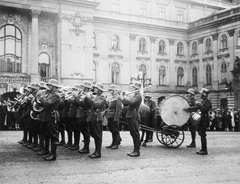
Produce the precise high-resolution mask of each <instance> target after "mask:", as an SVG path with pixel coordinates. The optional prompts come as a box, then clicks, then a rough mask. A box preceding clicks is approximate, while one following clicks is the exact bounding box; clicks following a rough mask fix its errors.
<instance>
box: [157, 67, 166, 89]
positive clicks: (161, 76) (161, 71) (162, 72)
mask: <svg viewBox="0 0 240 184" xmlns="http://www.w3.org/2000/svg"><path fill="white" fill-rule="evenodd" d="M159 85H166V69H165V67H164V66H161V67H160V68H159Z"/></svg>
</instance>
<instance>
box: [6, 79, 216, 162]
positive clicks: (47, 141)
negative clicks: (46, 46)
mask: <svg viewBox="0 0 240 184" xmlns="http://www.w3.org/2000/svg"><path fill="white" fill-rule="evenodd" d="M142 89H143V87H142V83H141V82H139V81H135V82H134V84H132V85H131V90H130V92H128V93H127V92H126V93H125V92H122V91H121V90H120V89H119V87H118V86H117V85H115V84H111V85H110V86H109V88H108V90H104V86H103V84H101V83H99V82H97V83H96V84H94V85H93V84H92V83H91V82H90V81H83V83H82V84H76V85H74V86H72V87H66V86H62V87H60V85H59V83H58V81H57V80H56V79H50V80H49V81H48V82H47V83H45V82H43V81H41V82H40V83H39V84H36V83H31V84H29V85H27V86H26V87H25V88H24V89H23V92H22V94H21V95H20V96H18V97H17V98H16V99H15V100H16V101H15V102H13V103H11V105H8V106H9V107H10V109H14V110H15V111H16V112H17V113H18V115H20V118H19V124H20V127H21V129H22V130H23V138H22V140H21V141H19V142H18V143H20V144H22V145H23V146H26V147H27V148H30V149H32V150H33V151H36V152H37V154H38V155H40V156H43V158H44V159H45V160H46V161H54V160H56V159H57V153H56V151H57V146H63V147H65V148H68V149H69V150H71V151H77V152H78V153H80V154H88V156H89V157H90V158H92V159H94V158H101V156H102V151H101V150H102V140H103V133H102V131H103V121H104V119H103V117H104V116H106V118H107V122H108V128H109V132H110V133H111V139H110V140H107V141H108V142H109V144H110V145H109V146H106V148H110V149H118V148H119V145H120V143H121V140H122V139H121V136H120V130H119V123H120V119H122V118H123V110H124V109H127V112H126V116H124V118H125V120H126V122H125V123H126V124H127V125H128V128H129V131H130V135H131V137H132V140H133V150H132V152H131V153H128V154H127V155H128V156H130V157H138V156H140V146H141V140H140V134H139V131H140V123H141V125H146V126H147V127H151V128H154V127H156V119H157V114H156V113H155V110H156V108H157V107H156V105H155V102H154V101H152V100H151V96H150V95H146V94H145V95H144V99H143V98H142V96H143V94H142V93H141V90H142ZM106 91H108V94H110V96H104V92H106ZM200 93H201V98H202V101H201V102H198V101H197V99H196V97H195V92H194V90H193V89H188V91H187V94H188V103H189V108H186V109H185V108H184V109H183V110H185V111H190V112H193V113H194V112H195V111H200V112H201V115H202V118H201V121H200V123H199V124H198V125H197V126H196V125H194V124H193V123H191V120H192V119H194V118H193V117H192V116H191V118H190V119H189V121H188V124H189V130H190V132H191V138H192V142H191V144H190V145H189V146H187V147H196V141H195V139H196V131H198V133H199V135H200V136H201V144H202V147H201V150H200V151H199V152H197V154H199V155H206V154H208V151H207V140H206V130H207V127H208V124H209V118H208V112H209V111H210V109H211V102H210V100H209V99H208V98H207V97H208V93H209V91H208V90H207V89H205V88H203V89H202V90H201V91H200ZM143 100H144V103H145V105H146V106H147V107H149V109H150V112H151V113H150V116H146V117H147V119H144V118H141V117H140V115H141V116H142V113H140V110H139V109H140V106H141V104H142V101H143ZM193 113H192V114H193ZM141 121H146V122H147V124H146V122H141ZM150 130H151V129H150ZM150 130H149V129H148V130H146V133H147V135H146V139H145V140H144V142H143V144H142V146H146V143H147V142H150V139H151V134H152V133H153V132H152V131H150ZM65 131H66V132H67V134H66V137H65ZM81 134H82V136H83V138H82V142H83V144H84V145H83V147H80V145H81V144H80V140H81ZM90 137H92V138H93V140H94V148H95V150H93V151H91V150H90ZM59 138H60V140H59ZM65 139H66V140H65ZM142 141H143V136H142Z"/></svg>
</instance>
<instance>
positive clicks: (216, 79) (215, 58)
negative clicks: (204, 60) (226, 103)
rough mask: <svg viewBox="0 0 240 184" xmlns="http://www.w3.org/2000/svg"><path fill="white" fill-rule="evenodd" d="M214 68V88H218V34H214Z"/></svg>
mask: <svg viewBox="0 0 240 184" xmlns="http://www.w3.org/2000/svg"><path fill="white" fill-rule="evenodd" d="M212 49H213V68H212V88H213V89H218V83H219V82H218V58H217V56H218V34H214V35H213V44H212Z"/></svg>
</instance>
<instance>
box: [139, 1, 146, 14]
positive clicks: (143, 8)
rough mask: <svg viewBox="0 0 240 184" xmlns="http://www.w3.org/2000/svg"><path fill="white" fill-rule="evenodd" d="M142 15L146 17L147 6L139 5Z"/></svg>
mask: <svg viewBox="0 0 240 184" xmlns="http://www.w3.org/2000/svg"><path fill="white" fill-rule="evenodd" d="M139 10H140V15H142V16H146V4H139Z"/></svg>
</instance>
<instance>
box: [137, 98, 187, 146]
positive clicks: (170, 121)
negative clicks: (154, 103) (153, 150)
mask: <svg viewBox="0 0 240 184" xmlns="http://www.w3.org/2000/svg"><path fill="white" fill-rule="evenodd" d="M188 107H189V103H188V101H187V100H186V99H185V98H184V97H183V96H180V95H171V96H169V97H167V98H165V100H163V101H162V103H161V104H160V115H161V118H162V120H163V122H162V123H161V124H160V125H159V126H158V127H157V128H156V129H154V128H151V127H148V126H145V125H142V124H140V126H141V129H144V130H146V131H152V132H155V133H156V137H157V139H158V141H159V142H160V143H161V144H163V145H165V146H167V147H169V148H178V147H179V146H181V145H182V143H183V141H184V138H185V135H184V131H183V130H182V126H183V125H184V124H185V123H187V121H188V119H189V117H190V113H189V112H186V111H184V110H183V109H184V108H188Z"/></svg>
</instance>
